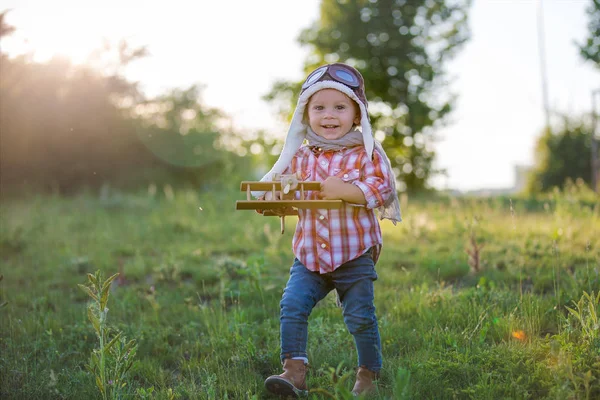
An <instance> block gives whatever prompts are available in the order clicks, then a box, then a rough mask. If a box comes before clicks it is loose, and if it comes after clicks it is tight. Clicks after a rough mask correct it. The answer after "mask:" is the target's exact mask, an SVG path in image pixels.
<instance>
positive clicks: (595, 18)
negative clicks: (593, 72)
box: [579, 0, 600, 68]
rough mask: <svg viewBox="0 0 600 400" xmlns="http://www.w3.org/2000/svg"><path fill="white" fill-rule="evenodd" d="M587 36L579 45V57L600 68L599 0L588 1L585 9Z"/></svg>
mask: <svg viewBox="0 0 600 400" xmlns="http://www.w3.org/2000/svg"><path fill="white" fill-rule="evenodd" d="M587 14H588V17H589V22H588V30H589V36H588V38H587V39H586V41H585V42H584V43H583V44H581V45H579V52H580V54H581V57H583V58H584V59H585V60H589V61H591V62H593V63H594V64H595V65H596V67H597V68H600V0H590V5H589V7H588V8H587Z"/></svg>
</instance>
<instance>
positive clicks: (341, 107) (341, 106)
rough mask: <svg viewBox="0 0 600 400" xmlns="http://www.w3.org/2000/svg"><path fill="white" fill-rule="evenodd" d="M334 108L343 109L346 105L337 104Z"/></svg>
mask: <svg viewBox="0 0 600 400" xmlns="http://www.w3.org/2000/svg"><path fill="white" fill-rule="evenodd" d="M336 108H337V109H338V110H343V109H345V108H346V106H343V105H339V106H337V107H336Z"/></svg>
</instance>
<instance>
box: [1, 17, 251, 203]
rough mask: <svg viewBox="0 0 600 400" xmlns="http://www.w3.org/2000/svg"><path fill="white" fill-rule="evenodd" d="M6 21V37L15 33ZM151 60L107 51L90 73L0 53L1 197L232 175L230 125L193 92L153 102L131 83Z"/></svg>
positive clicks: (128, 51)
mask: <svg viewBox="0 0 600 400" xmlns="http://www.w3.org/2000/svg"><path fill="white" fill-rule="evenodd" d="M5 14H6V13H3V14H1V15H0V34H2V35H3V36H6V35H7V34H10V33H11V32H12V30H13V29H14V28H12V27H10V26H8V25H7V24H6V20H5ZM145 54H146V52H145V49H144V48H131V47H130V46H128V45H127V43H126V42H121V43H119V44H118V45H117V46H111V45H110V44H108V43H107V44H106V45H105V47H104V48H103V49H99V50H98V51H96V52H95V54H93V56H92V57H91V58H90V60H89V62H90V64H91V65H92V66H90V65H73V64H72V63H70V62H69V61H68V60H66V59H60V58H54V59H52V60H50V61H48V62H45V63H39V62H34V61H33V59H32V55H22V56H18V57H13V58H10V57H8V56H7V55H6V54H2V53H0V70H1V71H2V73H0V98H1V99H2V101H1V102H0V141H1V144H2V145H1V146H0V169H1V171H2V174H1V176H0V189H1V192H2V193H3V194H4V193H5V192H6V191H9V192H10V191H12V190H11V189H14V188H18V187H22V186H26V187H29V188H33V189H34V190H37V189H42V190H52V191H56V192H59V193H68V192H72V191H76V190H79V189H81V188H82V187H98V186H101V185H103V184H105V183H109V184H113V185H118V186H121V187H131V186H141V185H147V184H148V183H150V182H155V183H167V182H168V183H171V184H175V183H178V182H187V183H193V184H194V185H201V184H205V183H208V182H211V181H214V180H217V179H219V178H220V177H221V176H223V174H225V173H228V171H230V170H231V168H232V163H238V164H239V163H241V162H242V161H240V160H239V157H237V156H236V155H235V154H233V153H231V152H230V151H228V150H227V149H225V147H224V146H220V142H221V141H222V139H223V137H224V136H227V135H234V133H232V132H227V131H226V130H223V129H220V128H219V122H220V121H222V120H223V119H225V118H226V117H225V116H223V115H221V113H219V112H218V111H216V110H213V109H210V108H209V107H206V106H205V105H203V104H202V103H201V102H200V93H201V89H200V87H197V86H192V87H190V88H188V89H186V90H173V91H172V92H170V93H167V94H165V95H163V96H159V97H157V98H154V99H147V98H145V97H144V96H143V94H141V93H140V92H139V91H138V88H137V84H136V83H135V82H131V81H129V80H127V79H125V78H124V70H125V68H126V66H127V65H128V64H129V63H131V62H134V61H135V60H137V59H139V58H141V57H143V56H144V55H145Z"/></svg>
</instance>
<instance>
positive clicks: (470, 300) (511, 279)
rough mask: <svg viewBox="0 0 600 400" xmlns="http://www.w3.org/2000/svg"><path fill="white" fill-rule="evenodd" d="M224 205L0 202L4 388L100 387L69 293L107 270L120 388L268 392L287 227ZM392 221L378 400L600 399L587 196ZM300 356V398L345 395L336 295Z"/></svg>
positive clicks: (185, 200) (143, 394)
mask: <svg viewBox="0 0 600 400" xmlns="http://www.w3.org/2000/svg"><path fill="white" fill-rule="evenodd" d="M242 197H243V196H242ZM238 198H241V197H240V196H238V194H237V193H233V192H232V193H196V192H192V191H179V192H178V191H175V192H169V193H166V195H165V196H162V194H161V193H159V194H136V195H134V194H122V193H112V194H108V195H107V194H104V195H103V196H101V197H100V198H98V197H95V196H93V195H91V194H82V195H80V196H77V197H73V198H68V199H65V198H58V197H51V196H49V197H42V196H40V197H31V198H29V199H27V200H20V201H11V202H5V203H3V204H0V222H1V226H0V260H1V267H0V274H1V275H3V277H4V279H3V280H1V281H0V304H3V303H4V302H8V303H7V304H6V305H5V306H3V307H1V308H0V371H1V374H0V397H2V398H3V399H5V398H6V399H34V398H35V399H38V398H39V399H42V398H43V399H97V398H101V397H102V395H101V394H100V392H99V390H98V388H97V387H96V382H95V379H94V377H93V374H91V373H90V372H88V370H87V369H86V367H85V366H86V364H87V363H88V362H89V361H90V355H91V354H92V353H93V351H94V348H95V347H96V346H97V343H98V337H97V336H96V333H95V331H94V328H93V327H92V325H91V324H90V322H89V321H88V319H87V318H88V317H87V307H88V301H89V300H90V298H89V297H88V296H87V295H86V293H84V292H83V291H82V290H81V289H80V288H79V287H78V285H79V284H85V283H86V282H87V279H88V278H87V274H88V273H92V274H93V273H94V272H95V271H97V270H100V271H102V272H103V275H104V276H106V277H108V276H111V275H113V274H115V273H119V274H120V275H119V276H118V278H117V279H115V280H114V281H113V283H112V286H111V295H110V300H109V304H108V308H109V309H110V314H109V315H110V318H109V323H110V324H111V325H112V329H113V332H117V331H120V332H122V333H123V335H124V336H126V337H127V338H128V339H134V340H135V341H136V343H137V355H136V356H135V361H134V363H133V365H132V367H131V369H130V370H129V372H128V375H127V377H126V379H125V380H126V381H127V385H126V386H125V387H124V388H123V389H122V391H121V392H122V393H123V395H122V398H152V399H267V398H270V397H269V395H268V394H267V393H266V392H265V390H264V388H263V381H264V379H265V378H266V377H267V376H269V375H270V374H272V373H279V369H280V366H279V347H278V346H279V300H280V297H281V293H282V290H283V287H284V285H285V283H286V280H287V274H288V271H289V267H290V266H291V262H292V255H291V236H292V233H293V219H292V218H288V219H287V225H288V226H287V228H286V233H285V235H283V236H282V235H281V234H280V232H279V221H278V219H277V218H267V217H262V216H259V215H258V214H255V213H253V212H242V211H237V212H236V211H234V202H235V200H236V199H238ZM403 214H404V216H405V221H404V222H403V223H401V224H399V225H398V226H397V227H394V226H393V225H391V224H389V223H388V222H383V223H382V226H383V230H384V241H385V247H384V251H383V254H382V256H381V258H380V261H379V263H378V265H377V271H378V274H379V280H378V281H377V282H376V307H377V314H378V317H379V321H380V329H381V335H382V341H383V354H384V370H383V371H382V377H381V379H380V381H379V392H378V395H376V396H374V398H379V399H404V398H406V399H455V398H458V399H597V398H600V372H599V371H600V335H599V334H598V331H599V330H600V325H599V324H598V315H599V314H600V313H599V298H598V297H597V296H598V293H599V292H600V266H599V265H600V203H598V202H597V201H596V202H594V201H592V202H580V201H577V200H573V199H572V198H570V197H569V196H568V195H566V194H565V195H554V196H553V197H550V198H548V199H542V200H536V201H531V200H525V199H518V198H513V199H504V198H494V199H453V198H443V199H434V198H430V199H427V198H424V199H413V198H408V199H407V198H404V199H403ZM475 249H477V251H474V250H475ZM474 253H476V254H477V256H476V257H477V260H476V261H477V268H474V267H473V265H475V264H474V263H473V260H472V254H474ZM469 254H471V256H470V255H469ZM309 357H310V362H311V368H310V375H309V379H308V384H309V386H310V388H312V389H315V390H318V393H321V394H318V393H317V392H313V394H311V398H326V397H327V395H325V394H323V393H326V392H327V393H330V394H331V395H332V396H333V397H336V396H337V397H338V398H343V397H344V395H343V393H344V390H342V389H349V388H351V386H352V383H353V376H352V374H353V373H354V368H355V364H356V354H355V350H354V345H353V340H352V337H351V335H350V334H349V333H348V332H347V330H346V328H345V326H344V323H343V320H342V316H341V312H340V309H339V308H337V307H336V304H335V297H334V296H333V294H332V295H330V296H328V297H327V298H326V299H325V300H324V301H322V302H321V303H320V304H319V305H318V306H317V307H316V308H315V310H314V311H313V313H312V315H311V319H310V324H309ZM336 393H337V394H336Z"/></svg>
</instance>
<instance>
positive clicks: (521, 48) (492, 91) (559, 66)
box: [0, 0, 600, 191]
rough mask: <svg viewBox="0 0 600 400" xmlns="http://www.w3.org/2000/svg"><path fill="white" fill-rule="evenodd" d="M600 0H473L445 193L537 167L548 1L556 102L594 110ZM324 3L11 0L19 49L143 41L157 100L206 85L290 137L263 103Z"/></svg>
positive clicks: (47, 53)
mask: <svg viewBox="0 0 600 400" xmlns="http://www.w3.org/2000/svg"><path fill="white" fill-rule="evenodd" d="M590 2H591V0H542V2H541V3H540V0H474V2H473V6H472V7H471V9H470V13H469V24H470V27H471V33H472V38H471V40H470V41H469V42H468V43H467V44H466V45H465V47H464V48H463V49H462V50H461V51H460V53H459V54H458V56H457V57H455V59H453V60H452V61H451V62H450V63H449V64H448V74H449V77H450V78H451V79H452V84H451V86H450V88H449V89H450V90H451V91H452V92H454V93H456V94H457V95H458V100H457V103H456V107H455V110H454V112H453V113H452V116H451V118H450V120H449V124H448V125H447V126H445V127H443V128H441V129H439V130H438V131H437V132H436V136H437V141H436V145H435V150H436V153H437V158H436V167H438V168H443V169H445V170H446V171H447V176H444V177H440V178H437V179H434V180H432V182H431V183H432V184H433V185H434V186H435V187H438V188H441V189H457V190H463V191H467V190H476V189H483V188H487V189H501V188H510V187H512V186H513V185H514V181H515V173H514V169H515V166H517V165H531V164H532V163H533V154H534V146H535V142H536V139H537V137H538V136H539V134H540V132H541V130H542V128H543V126H544V123H545V117H544V106H543V97H542V79H541V63H540V53H539V51H538V50H539V45H538V25H537V18H538V15H539V7H540V4H541V5H542V8H541V9H542V11H543V12H542V14H541V15H543V26H544V33H545V35H544V39H545V40H544V44H545V46H544V49H545V59H546V63H545V66H546V71H547V82H548V86H547V87H548V102H549V104H550V107H551V109H552V110H554V111H556V112H559V113H568V114H573V115H580V114H583V113H590V112H591V92H592V90H594V89H600V71H598V70H597V69H594V68H593V67H592V66H591V64H590V63H584V62H583V60H581V58H580V57H579V55H578V51H577V48H576V46H575V45H574V42H580V43H581V42H583V40H584V38H585V37H586V36H587V22H588V20H587V15H586V14H585V9H586V7H587V6H588V4H589V3H590ZM319 3H320V1H319V0H254V1H245V0H230V1H214V0H198V1H194V2H191V1H183V0H174V1H170V2H169V3H168V6H167V3H165V2H158V1H149V0H146V1H142V0H128V1H126V2H124V1H121V0H119V1H117V0H105V1H103V2H102V3H99V2H91V1H81V0H54V1H52V2H47V1H43V0H4V1H3V4H4V5H3V6H2V7H3V8H0V11H2V10H7V9H9V10H11V11H10V12H9V13H8V14H7V22H8V23H9V24H11V25H13V26H15V27H16V32H15V33H14V34H13V35H12V36H11V37H9V38H7V39H5V40H4V39H3V42H2V51H3V52H6V53H8V54H9V55H16V54H20V53H23V52H34V54H35V59H37V60H39V61H44V60H47V59H48V58H50V57H51V56H52V55H53V54H61V55H63V56H67V57H70V58H71V59H72V60H73V61H74V62H82V61H83V60H84V59H85V57H86V55H87V54H89V52H90V51H92V50H93V49H96V48H99V47H100V46H101V45H102V41H103V38H105V39H108V40H109V41H111V42H113V43H115V42H117V41H118V40H120V39H126V40H127V41H128V42H129V43H130V44H132V45H134V46H136V45H137V46H141V45H144V46H146V47H147V49H148V51H149V56H148V57H146V58H144V59H142V60H139V61H136V62H134V63H133V64H131V65H130V66H129V67H128V68H127V70H126V76H127V77H128V78H129V79H131V80H134V81H138V82H139V84H140V87H141V89H142V90H143V91H144V93H146V94H147V95H148V96H155V95H158V94H161V93H164V92H166V91H168V90H170V89H172V88H187V87H189V86H190V85H192V84H199V85H201V86H202V87H203V88H204V90H203V92H202V99H201V100H202V102H203V103H205V104H207V105H209V106H212V107H216V108H219V109H221V110H223V111H224V112H225V113H226V114H228V115H229V116H230V117H231V120H232V127H233V128H234V129H236V130H239V131H245V132H254V131H257V130H266V131H268V132H270V133H271V134H273V135H275V136H276V137H278V138H281V140H282V141H283V139H284V138H285V135H286V133H287V125H286V123H285V121H283V120H281V119H280V117H279V116H278V115H277V113H276V110H275V108H274V106H272V105H270V104H268V103H266V102H265V101H264V100H262V97H263V96H264V95H265V94H266V93H268V92H269V90H270V88H271V86H272V84H273V83H274V82H275V81H277V80H294V81H299V80H302V79H304V74H303V71H302V66H303V62H304V60H305V58H306V57H307V55H308V49H306V48H301V47H300V45H299V44H298V42H297V37H298V35H299V33H300V31H301V30H302V29H304V28H306V27H308V26H310V25H311V24H312V23H313V22H314V21H316V20H317V19H318V16H319Z"/></svg>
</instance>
